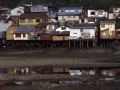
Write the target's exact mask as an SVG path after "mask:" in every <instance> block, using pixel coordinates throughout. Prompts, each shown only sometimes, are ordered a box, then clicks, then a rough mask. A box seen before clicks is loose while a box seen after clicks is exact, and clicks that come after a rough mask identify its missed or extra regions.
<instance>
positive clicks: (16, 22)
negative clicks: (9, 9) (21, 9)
mask: <svg viewBox="0 0 120 90" xmlns="http://www.w3.org/2000/svg"><path fill="white" fill-rule="evenodd" d="M4 23H12V25H11V26H18V25H19V19H18V18H15V17H8V18H7V19H6V20H4Z"/></svg>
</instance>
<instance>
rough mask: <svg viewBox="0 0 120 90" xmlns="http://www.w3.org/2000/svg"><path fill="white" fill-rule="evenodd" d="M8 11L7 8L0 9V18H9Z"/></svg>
mask: <svg viewBox="0 0 120 90" xmlns="http://www.w3.org/2000/svg"><path fill="white" fill-rule="evenodd" d="M10 11H11V10H10V9H9V8H1V9H0V16H10Z"/></svg>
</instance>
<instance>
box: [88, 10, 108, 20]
mask: <svg viewBox="0 0 120 90" xmlns="http://www.w3.org/2000/svg"><path fill="white" fill-rule="evenodd" d="M87 15H88V17H96V18H101V17H106V18H108V13H107V12H106V11H105V10H88V11H87Z"/></svg>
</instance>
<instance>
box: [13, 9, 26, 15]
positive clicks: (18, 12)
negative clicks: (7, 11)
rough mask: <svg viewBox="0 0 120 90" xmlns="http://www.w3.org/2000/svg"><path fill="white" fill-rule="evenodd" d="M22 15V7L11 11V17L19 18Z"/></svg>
mask: <svg viewBox="0 0 120 90" xmlns="http://www.w3.org/2000/svg"><path fill="white" fill-rule="evenodd" d="M23 13H24V7H16V8H14V9H12V10H11V16H20V15H21V14H23Z"/></svg>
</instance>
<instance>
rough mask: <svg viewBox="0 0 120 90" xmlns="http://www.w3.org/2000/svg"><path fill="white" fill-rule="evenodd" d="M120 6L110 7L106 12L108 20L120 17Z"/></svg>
mask: <svg viewBox="0 0 120 90" xmlns="http://www.w3.org/2000/svg"><path fill="white" fill-rule="evenodd" d="M119 15H120V6H118V7H110V8H109V10H108V17H109V19H116V17H118V18H119V17H120V16H119Z"/></svg>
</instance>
